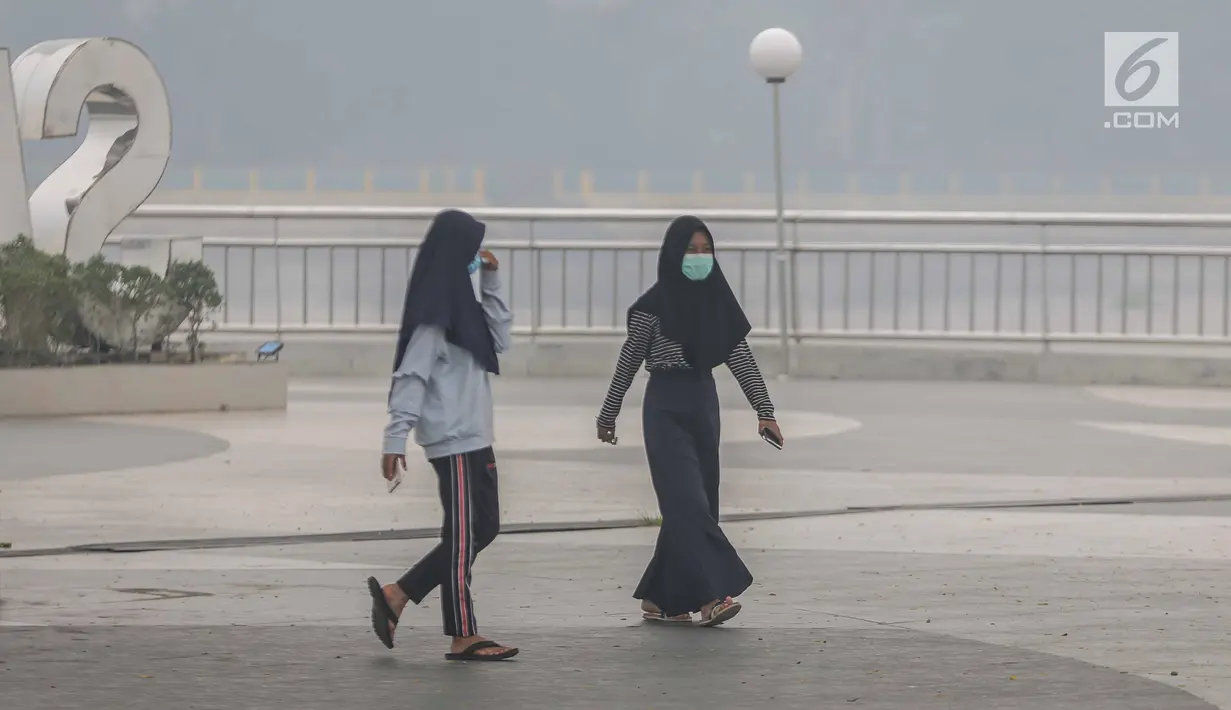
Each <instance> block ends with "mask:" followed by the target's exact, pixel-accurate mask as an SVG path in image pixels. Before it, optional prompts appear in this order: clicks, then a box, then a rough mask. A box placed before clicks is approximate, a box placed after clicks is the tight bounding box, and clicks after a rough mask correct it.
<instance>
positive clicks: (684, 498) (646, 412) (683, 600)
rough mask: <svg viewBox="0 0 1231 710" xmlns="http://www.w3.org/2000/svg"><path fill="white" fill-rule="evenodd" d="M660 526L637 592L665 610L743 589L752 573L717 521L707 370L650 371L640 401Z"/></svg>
mask: <svg viewBox="0 0 1231 710" xmlns="http://www.w3.org/2000/svg"><path fill="white" fill-rule="evenodd" d="M642 421H643V429H644V432H645V434H644V435H645V452H646V456H647V458H648V459H649V463H650V478H651V479H653V482H654V493H655V494H656V495H657V496H658V509H659V512H660V513H661V514H662V529H661V530H659V533H658V544H657V546H656V547H655V549H654V558H653V559H652V560H650V565H649V567H647V568H646V570H645V575H644V576H643V577H642V578H641V583H640V584H639V585H637V591H636V592H634V593H633V597H634V598H636V599H642V600H646V601H650V602H653V603H654V604H655V605H656V606H657V607H658V608H659V609H661V610H662V611H663V613H665V614H667V615H668V616H676V615H678V614H686V613H690V612H695V611H699V610H700V609H701V607H702V606H704V605H706V604H708V603H710V602H712V601H714V600H721V599H725V598H727V597H735V596H739V595H740V594H742V593H743V592H744V591H745V590H746V589H748V587H749V586H751V584H752V573H751V572H749V571H748V568H747V567H745V566H744V562H743V560H741V559H740V558H739V553H737V552H736V551H735V548H734V547H733V546H732V545H731V542H730V541H729V540H727V536H726V535H725V534H723V532H722V528H721V527H719V525H718V484H719V462H718V442H719V436H720V433H721V428H722V424H721V417H720V414H719V408H718V391H717V389H716V387H715V386H714V376H713V374H712V373H709V372H696V371H691V370H686V371H669V372H654V373H652V374H651V375H650V381H649V384H648V385H647V386H646V391H645V403H644V404H643V406H642Z"/></svg>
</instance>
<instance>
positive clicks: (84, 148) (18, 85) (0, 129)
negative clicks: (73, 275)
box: [0, 37, 200, 346]
mask: <svg viewBox="0 0 1231 710" xmlns="http://www.w3.org/2000/svg"><path fill="white" fill-rule="evenodd" d="M0 60H3V61H4V63H5V64H8V51H7V50H5V49H0ZM0 74H4V72H0ZM10 79H11V81H12V84H11V86H10V85H9V83H8V81H9V80H10ZM83 107H84V108H85V109H86V112H87V113H88V116H89V123H88V128H87V130H86V135H85V138H84V140H83V141H82V143H81V146H80V147H79V148H78V149H77V150H76V151H75V152H74V153H73V154H72V155H71V156H69V158H68V159H67V160H65V161H64V162H63V163H62V164H61V165H60V166H59V167H58V168H56V170H55V171H54V172H52V174H51V175H49V176H48V177H47V179H46V180H44V181H43V182H42V183H41V184H40V185H39V186H38V188H37V189H35V190H34V193H33V194H32V195H30V197H29V199H28V200H27V199H26V180H25V174H24V170H23V167H22V150H21V141H22V140H43V139H51V138H65V137H70V136H75V135H77V126H78V122H79V119H80V116H81V110H82V108H83ZM170 157H171V106H170V102H169V101H168V99H167V91H166V87H165V86H164V85H163V82H162V77H161V76H159V74H158V70H157V69H156V68H155V67H154V64H153V62H151V61H150V59H149V57H148V56H146V54H145V53H144V52H143V51H141V49H140V48H138V47H137V46H136V45H134V44H132V43H130V42H127V41H125V40H122V39H114V38H109V37H95V38H86V39H69V40H52V41H48V42H41V43H39V44H37V45H35V46H33V47H31V48H30V49H28V50H26V51H25V52H23V53H22V54H21V55H20V56H19V57H18V58H17V59H16V60H15V61H14V62H13V64H12V72H11V77H10V76H8V75H5V76H3V77H0V210H3V211H2V212H0V229H3V230H4V232H2V233H0V241H7V240H9V239H12V238H13V237H15V236H17V235H18V234H27V235H28V236H30V237H31V239H32V240H33V242H34V245H35V246H36V247H37V248H38V249H40V250H42V251H45V252H48V253H52V254H63V255H64V256H66V257H67V258H68V259H69V261H71V262H74V263H76V262H83V261H86V260H88V259H90V258H91V257H93V256H95V255H97V254H98V253H99V251H100V250H101V249H102V247H103V244H104V243H105V242H106V241H107V238H108V237H109V236H110V235H111V233H112V232H113V231H114V230H115V228H116V227H118V226H119V225H120V223H121V222H123V221H124V219H126V218H127V217H128V216H129V215H130V214H132V213H133V212H134V211H135V210H136V209H137V208H138V207H139V206H141V204H142V203H143V202H144V201H145V200H146V199H147V198H148V197H149V196H150V194H151V193H152V192H153V191H154V189H155V188H156V187H157V186H158V183H159V181H161V180H162V176H163V173H164V172H165V171H166V167H167V162H168V161H169V159H170ZM167 253H168V254H170V246H169V245H167ZM196 258H200V255H197V256H196ZM165 266H166V265H165V264H163V268H165ZM185 316H186V311H185V310H184V309H183V308H182V307H180V306H178V305H173V304H168V305H167V306H164V307H160V308H158V309H156V311H154V312H151V313H149V314H145V315H144V316H143V317H142V318H141V319H140V320H139V327H138V328H137V331H138V333H137V337H136V338H135V340H136V344H137V345H139V346H146V345H150V344H152V343H154V342H157V341H159V340H161V339H162V338H164V337H166V335H168V334H169V333H170V332H171V331H173V330H174V329H175V328H177V327H179V325H180V324H181V323H182V322H183V320H184V317H185ZM81 317H82V321H83V324H84V325H85V327H86V328H87V329H88V330H90V332H92V333H93V334H94V335H95V336H97V337H99V338H101V339H102V340H104V341H105V342H108V343H111V344H113V345H114V344H120V343H125V344H129V343H132V342H133V341H134V337H133V325H132V321H133V319H132V318H130V317H128V314H125V313H123V312H117V310H116V308H114V307H113V306H112V305H111V304H105V303H99V302H95V301H92V300H90V299H87V302H85V303H83V304H82V308H81Z"/></svg>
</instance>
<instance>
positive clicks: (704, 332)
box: [630, 216, 752, 370]
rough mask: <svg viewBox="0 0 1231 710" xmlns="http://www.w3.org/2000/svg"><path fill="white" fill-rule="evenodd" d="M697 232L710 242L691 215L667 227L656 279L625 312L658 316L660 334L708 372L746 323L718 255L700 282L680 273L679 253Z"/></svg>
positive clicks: (701, 224) (736, 341)
mask: <svg viewBox="0 0 1231 710" xmlns="http://www.w3.org/2000/svg"><path fill="white" fill-rule="evenodd" d="M696 232H701V233H703V234H705V236H706V237H707V238H708V239H709V242H710V246H711V247H713V246H714V236H713V235H712V234H711V233H710V230H709V227H706V226H705V222H702V221H701V220H700V219H698V218H696V217H692V216H684V217H677V218H676V219H675V221H673V222H672V223H671V226H669V227H667V234H666V236H665V237H663V245H662V249H661V250H660V251H659V253H658V282H657V283H655V284H654V285H653V286H651V287H650V289H649V290H648V291H646V292H645V293H644V294H642V296H641V298H638V299H637V301H636V302H635V303H633V305H632V308H631V309H630V311H631V310H637V311H641V312H642V313H649V314H651V315H654V316H657V317H658V322H659V329H660V332H661V333H662V335H663V336H665V337H667V338H669V339H671V340H674V341H675V342H677V343H679V344H680V346H681V347H682V349H683V351H684V357H685V359H687V360H688V364H690V365H692V366H693V367H694V368H696V369H698V370H712V369H714V368H715V367H717V366H719V365H721V364H722V363H724V362H726V361H727V357H728V356H730V354H731V352H732V351H733V350H735V346H737V345H739V344H740V341H742V340H743V339H744V338H746V337H747V336H748V333H750V332H751V331H752V325H751V324H750V323H749V322H748V318H747V317H746V316H745V315H744V309H743V308H741V307H740V305H739V300H738V299H736V298H735V293H734V292H733V291H731V286H730V285H729V284H728V283H727V278H726V277H725V276H723V274H722V268H721V267H720V266H719V265H718V259H717V257H715V259H714V270H713V271H711V272H710V275H709V276H707V277H706V278H705V279H703V280H701V281H692V280H690V279H689V278H688V277H687V276H685V275H684V270H683V264H684V254H685V253H686V252H687V251H688V243H689V242H690V241H692V235H693V234H694V233H696Z"/></svg>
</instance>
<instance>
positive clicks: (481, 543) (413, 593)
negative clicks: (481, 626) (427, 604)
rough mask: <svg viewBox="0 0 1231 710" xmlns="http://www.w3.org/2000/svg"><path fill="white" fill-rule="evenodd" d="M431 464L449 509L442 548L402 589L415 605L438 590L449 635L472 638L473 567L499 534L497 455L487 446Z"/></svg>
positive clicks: (403, 580) (424, 561) (475, 630)
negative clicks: (471, 581) (480, 553)
mask: <svg viewBox="0 0 1231 710" xmlns="http://www.w3.org/2000/svg"><path fill="white" fill-rule="evenodd" d="M431 463H432V468H434V469H436V477H437V478H438V479H439V480H440V504H441V506H443V507H444V510H445V518H444V525H443V526H442V527H441V528H440V544H439V545H437V546H436V547H435V548H434V549H433V550H432V551H431V552H429V553H427V555H425V556H424V557H423V559H421V560H419V563H418V564H416V565H415V566H414V567H412V568H411V569H410V571H408V572H407V573H406V574H405V575H403V576H402V578H401V579H399V580H398V586H399V587H401V588H402V591H403V592H406V596H407V597H409V598H410V600H411V601H412V602H414V603H415V604H419V603H421V602H422V601H423V600H424V599H425V598H427V595H428V594H430V593H431V592H432V590H433V589H435V588H436V587H440V610H441V613H442V615H443V616H444V628H445V636H463V637H464V636H474V635H476V634H478V633H479V631H478V624H477V623H476V622H475V618H474V604H473V602H472V601H471V599H470V568H471V566H473V565H474V558H475V556H476V555H478V554H479V552H481V551H482V550H483V548H485V547H487V546H488V545H490V544H491V542H492V540H495V539H496V535H497V534H499V532H500V495H499V486H498V484H497V476H496V454H495V453H494V452H493V451H492V449H491V447H490V446H489V447H487V448H485V449H479V450H478V451H471V452H469V453H465V454H459V455H457V456H443V457H441V458H438V459H431Z"/></svg>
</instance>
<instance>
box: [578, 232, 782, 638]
mask: <svg viewBox="0 0 1231 710" xmlns="http://www.w3.org/2000/svg"><path fill="white" fill-rule="evenodd" d="M751 330H752V327H751V326H750V325H749V323H748V319H747V317H745V316H744V311H743V309H742V308H740V305H739V302H738V301H737V300H736V298H735V294H734V293H732V291H731V287H730V286H729V285H728V284H727V280H726V278H725V277H724V276H723V274H722V269H721V268H719V266H718V264H717V263H716V261H715V259H714V239H713V236H712V235H711V234H710V231H709V228H707V227H706V226H705V223H704V222H702V221H701V220H700V219H697V218H696V217H680V218H678V219H676V220H675V221H674V222H672V223H671V226H670V227H669V228H668V229H667V234H666V237H665V238H664V239H663V245H662V250H661V251H660V252H659V255H658V282H657V283H655V284H654V285H653V286H652V287H651V288H650V289H649V290H648V291H646V292H645V293H644V294H642V296H641V297H640V298H639V299H637V301H636V302H635V303H634V304H633V305H632V307H631V308H629V311H628V339H627V341H625V343H624V347H623V348H622V349H621V350H620V359H619V362H618V364H617V365H616V372H615V377H614V378H613V379H612V381H611V388H610V390H609V391H608V392H607V399H606V401H605V402H604V403H603V408H602V411H601V413H600V414H599V416H598V438H599V439H601V440H602V441H605V442H607V443H611V444H614V443H616V435H615V425H616V417H617V416H618V415H619V413H620V407H621V405H622V403H623V401H624V395H625V394H626V393H627V392H628V388H629V386H631V385H632V381H633V377H634V376H635V375H636V373H637V370H638V369H639V368H640V367H641V364H642V363H643V362H644V363H645V368H646V370H647V371H648V372H649V373H650V381H649V384H648V385H647V386H646V391H645V401H644V403H643V405H642V423H643V430H644V436H645V450H646V456H647V458H648V459H649V464H650V478H651V479H652V480H653V483H654V492H655V494H656V495H657V497H658V508H659V511H660V512H661V513H662V528H661V529H660V531H659V534H658V544H657V546H656V547H655V550H654V557H653V559H652V560H651V561H650V564H649V567H648V568H647V569H646V571H645V575H644V576H643V577H642V579H641V584H640V585H638V587H637V591H636V592H635V593H634V594H633V597H634V598H636V599H640V600H641V609H642V611H643V612H644V616H645V618H646V619H650V620H660V621H678V622H691V621H692V614H693V613H694V612H696V613H698V614H700V624H701V625H702V626H716V625H718V624H721V623H723V622H724V621H727V620H729V619H730V618H731V617H733V616H735V615H736V614H738V613H739V611H740V603H739V602H738V601H736V600H735V598H736V597H738V596H739V595H740V594H741V593H743V592H744V591H745V590H746V589H748V587H749V586H750V585H751V584H752V574H751V573H750V572H749V571H748V568H747V567H745V566H744V563H743V561H742V560H740V558H739V554H738V553H737V552H736V551H735V548H734V547H733V546H732V545H731V543H730V541H728V540H727V537H726V535H724V534H723V532H722V528H721V527H719V524H718V483H719V462H718V444H719V432H720V424H721V416H720V413H719V408H718V393H717V389H716V388H715V386H714V375H713V369H714V368H715V367H717V366H719V365H721V364H723V363H725V364H726V365H727V367H729V368H730V369H731V372H732V374H734V375H735V379H736V380H738V381H739V384H740V387H741V388H742V389H743V390H744V395H745V396H747V397H748V402H749V403H750V404H751V405H752V407H753V409H755V410H756V412H757V420H758V422H757V428H758V431H763V430H765V429H768V430H769V431H770V432H771V433H772V434H773V435H774V436H776V437H777V438H778V439H779V440H781V438H782V434H781V432H780V431H779V429H778V424H777V423H776V422H775V420H774V405H773V403H772V402H771V401H770V399H769V392H768V391H767V390H766V388H765V381H764V380H763V379H762V377H761V372H760V370H758V368H757V363H756V360H755V359H754V358H753V356H752V350H751V349H750V348H749V347H748V342H747V340H746V339H745V338H746V337H747V335H748V333H749V331H751Z"/></svg>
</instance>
